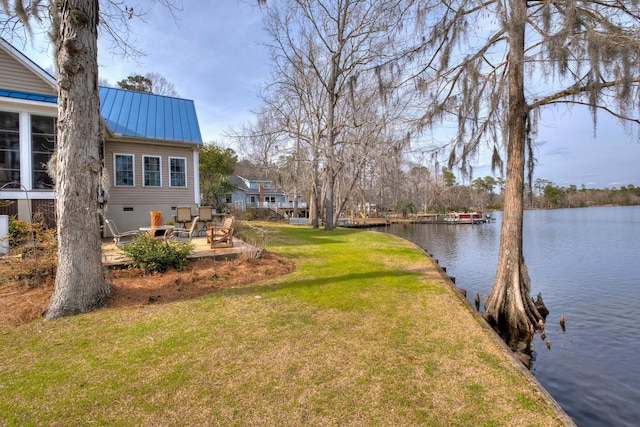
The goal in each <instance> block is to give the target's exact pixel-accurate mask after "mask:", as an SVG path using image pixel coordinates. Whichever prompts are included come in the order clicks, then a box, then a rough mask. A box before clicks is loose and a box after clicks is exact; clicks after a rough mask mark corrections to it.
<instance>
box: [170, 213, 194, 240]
mask: <svg viewBox="0 0 640 427" xmlns="http://www.w3.org/2000/svg"><path fill="white" fill-rule="evenodd" d="M198 218H199V217H195V218H193V221H192V222H191V227H190V228H174V229H173V231H172V232H171V234H170V235H169V240H171V241H178V242H190V241H191V239H192V238H193V233H194V231H195V230H196V227H197V226H198Z"/></svg>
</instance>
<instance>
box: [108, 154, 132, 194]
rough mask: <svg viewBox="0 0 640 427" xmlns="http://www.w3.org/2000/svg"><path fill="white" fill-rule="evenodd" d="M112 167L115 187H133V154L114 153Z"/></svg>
mask: <svg viewBox="0 0 640 427" xmlns="http://www.w3.org/2000/svg"><path fill="white" fill-rule="evenodd" d="M113 164H114V167H113V169H114V170H115V175H116V176H115V177H114V179H115V186H116V187H133V186H134V185H135V183H134V180H133V176H134V169H133V155H132V154H114V155H113Z"/></svg>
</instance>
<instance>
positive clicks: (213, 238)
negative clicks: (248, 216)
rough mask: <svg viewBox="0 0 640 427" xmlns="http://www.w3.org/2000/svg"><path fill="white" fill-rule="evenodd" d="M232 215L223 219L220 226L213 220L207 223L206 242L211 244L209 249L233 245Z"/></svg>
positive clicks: (233, 220)
mask: <svg viewBox="0 0 640 427" xmlns="http://www.w3.org/2000/svg"><path fill="white" fill-rule="evenodd" d="M234 224H235V219H234V217H229V218H226V219H225V220H224V222H223V223H222V226H220V225H217V224H215V223H213V222H208V223H207V243H210V244H211V249H214V248H218V247H233V226H234Z"/></svg>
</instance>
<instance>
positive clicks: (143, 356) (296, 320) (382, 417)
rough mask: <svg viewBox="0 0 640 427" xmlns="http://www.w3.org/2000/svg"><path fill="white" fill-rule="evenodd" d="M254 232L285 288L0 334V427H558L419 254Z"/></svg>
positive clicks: (398, 244)
mask: <svg viewBox="0 0 640 427" xmlns="http://www.w3.org/2000/svg"><path fill="white" fill-rule="evenodd" d="M264 227H268V228H269V243H268V246H267V249H268V250H270V251H273V252H278V253H281V254H284V255H286V256H287V257H290V258H292V259H294V260H295V261H296V263H297V269H296V271H295V272H294V273H293V274H291V275H289V276H287V277H284V278H277V279H273V280H271V281H269V282H264V283H260V284H258V285H255V286H252V287H248V288H237V289H228V290H225V291H220V292H216V293H213V294H211V295H208V296H206V297H202V298H198V299H192V300H188V301H181V302H177V303H171V304H158V305H150V306H144V307H143V308H140V309H137V310H108V309H107V310H99V311H96V312H93V313H88V314H85V315H79V316H75V317H72V318H65V319H60V320H56V321H51V322H43V321H34V322H32V323H30V324H27V325H23V326H19V327H11V328H4V329H2V330H0V348H2V352H1V354H0V395H2V396H3V398H2V399H0V424H4V425H41V424H46V425H87V424H98V425H123V426H127V425H224V426H232V425H238V426H245V425H278V426H286V425H292V426H298V425H356V426H358V425H361V426H371V425H377V426H386V425H389V426H390V425H393V426H396V425H434V426H438V425H442V426H455V425H460V426H463V425H486V426H491V425H517V426H523V425H540V426H549V425H561V423H560V421H559V420H558V419H557V418H556V416H555V415H554V413H553V412H552V410H551V409H550V407H549V406H548V405H547V404H546V403H545V401H544V400H543V399H542V397H541V396H540V395H539V394H538V392H537V391H536V390H535V388H534V387H533V386H532V385H531V384H530V383H529V382H528V381H527V380H526V378H525V377H524V376H523V375H522V374H521V373H520V372H518V371H517V370H515V369H514V368H513V366H512V365H511V362H510V361H509V359H508V357H507V356H506V355H505V354H504V353H503V351H502V350H501V349H500V348H499V346H498V345H497V344H496V343H495V341H494V339H493V338H492V336H491V335H490V334H489V333H488V332H487V331H485V330H483V329H482V327H481V326H480V324H479V323H478V322H477V321H476V320H475V319H474V318H473V316H472V314H471V313H470V311H469V309H468V307H467V306H466V305H465V304H463V303H462V302H461V300H460V299H459V298H458V296H457V295H456V294H455V291H454V290H453V289H451V288H450V287H448V286H447V285H446V284H445V283H444V282H443V281H442V278H441V276H440V274H439V273H438V272H437V269H436V268H435V267H434V265H433V264H432V263H431V261H430V260H429V259H428V258H426V257H425V255H424V254H423V253H422V252H421V251H420V250H419V249H417V248H415V247H414V246H412V245H411V244H409V243H407V242H405V241H402V240H400V239H396V238H394V237H392V236H388V235H384V234H381V233H373V232H363V231H354V230H336V231H334V232H331V233H328V232H324V231H320V230H315V231H314V230H311V229H309V228H306V227H293V226H280V225H278V226H274V225H268V224H265V225H264Z"/></svg>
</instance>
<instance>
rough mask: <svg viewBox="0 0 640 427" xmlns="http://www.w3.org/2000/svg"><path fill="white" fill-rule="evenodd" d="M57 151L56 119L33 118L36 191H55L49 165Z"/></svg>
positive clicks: (32, 132) (33, 162) (32, 162)
mask: <svg viewBox="0 0 640 427" xmlns="http://www.w3.org/2000/svg"><path fill="white" fill-rule="evenodd" d="M55 150H56V118H55V117H48V116H36V115H32V116H31V169H32V174H33V177H32V178H33V188H34V189H39V190H42V189H50V190H51V189H53V178H51V177H50V176H49V172H48V171H47V169H48V168H47V164H48V163H49V159H51V156H52V155H53V153H54V152H55Z"/></svg>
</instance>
